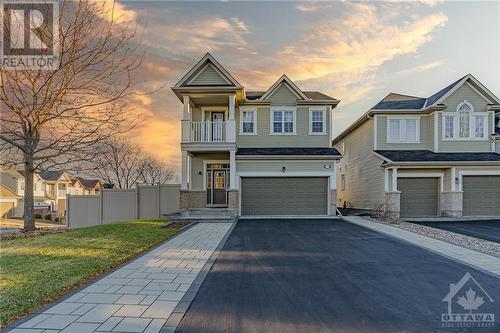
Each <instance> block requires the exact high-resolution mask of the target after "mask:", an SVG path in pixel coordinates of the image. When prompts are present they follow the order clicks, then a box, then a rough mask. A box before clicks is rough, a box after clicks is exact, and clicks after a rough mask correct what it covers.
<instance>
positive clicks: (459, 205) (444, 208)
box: [441, 191, 463, 217]
mask: <svg viewBox="0 0 500 333" xmlns="http://www.w3.org/2000/svg"><path fill="white" fill-rule="evenodd" d="M441 215H442V216H451V217H461V216H462V215H463V192H451V191H450V192H442V193H441Z"/></svg>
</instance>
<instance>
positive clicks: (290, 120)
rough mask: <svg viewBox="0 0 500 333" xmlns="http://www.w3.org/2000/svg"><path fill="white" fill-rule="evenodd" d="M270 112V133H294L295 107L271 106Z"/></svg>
mask: <svg viewBox="0 0 500 333" xmlns="http://www.w3.org/2000/svg"><path fill="white" fill-rule="evenodd" d="M271 113H272V116H271V134H295V108H289V107H281V108H272V109H271Z"/></svg>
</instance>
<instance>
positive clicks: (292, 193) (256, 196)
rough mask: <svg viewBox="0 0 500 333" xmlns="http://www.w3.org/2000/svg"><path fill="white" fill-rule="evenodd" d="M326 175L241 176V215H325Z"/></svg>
mask: <svg viewBox="0 0 500 333" xmlns="http://www.w3.org/2000/svg"><path fill="white" fill-rule="evenodd" d="M327 200H328V178H326V177H322V178H316V177H315V178H304V177H302V178H296V177H266V178H264V177H256V178H253V177H252V178H242V179H241V211H242V214H243V215H326V214H327V213H328V208H327Z"/></svg>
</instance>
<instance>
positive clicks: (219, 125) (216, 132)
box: [210, 111, 224, 141]
mask: <svg viewBox="0 0 500 333" xmlns="http://www.w3.org/2000/svg"><path fill="white" fill-rule="evenodd" d="M210 118H211V121H212V141H223V132H224V112H218V111H217V112H212V114H211V116H210Z"/></svg>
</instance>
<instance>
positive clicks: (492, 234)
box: [418, 220, 500, 243]
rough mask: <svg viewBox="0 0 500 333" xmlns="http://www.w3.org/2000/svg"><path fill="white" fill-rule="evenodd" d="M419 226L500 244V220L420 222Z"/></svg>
mask: <svg viewBox="0 0 500 333" xmlns="http://www.w3.org/2000/svg"><path fill="white" fill-rule="evenodd" d="M418 224H422V225H426V226H428V227H432V228H438V229H443V230H448V231H452V232H456V233H458V234H462V235H466V236H472V237H476V238H482V239H486V240H489V241H490V242H496V243H500V220H477V221H463V222H418Z"/></svg>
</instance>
